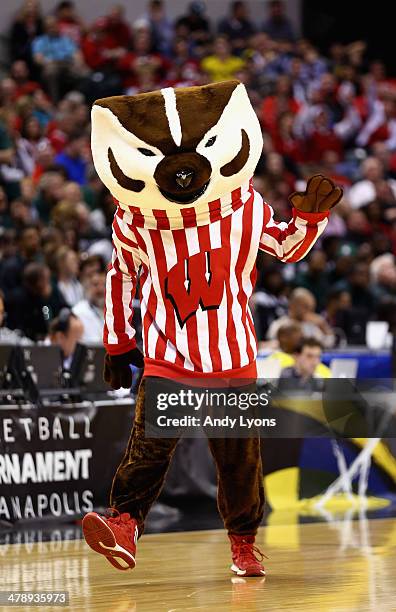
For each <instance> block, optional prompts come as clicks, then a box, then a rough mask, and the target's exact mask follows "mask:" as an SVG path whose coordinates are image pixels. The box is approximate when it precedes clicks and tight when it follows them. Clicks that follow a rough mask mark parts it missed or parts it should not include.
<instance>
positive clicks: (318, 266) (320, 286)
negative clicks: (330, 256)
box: [295, 249, 330, 311]
mask: <svg viewBox="0 0 396 612" xmlns="http://www.w3.org/2000/svg"><path fill="white" fill-rule="evenodd" d="M326 268H327V259H326V255H325V254H324V252H323V251H320V250H319V249H315V250H314V251H311V252H310V254H309V258H308V266H307V270H306V271H305V272H302V273H301V274H298V275H297V276H296V280H295V284H296V286H297V287H305V289H308V291H309V292H310V293H312V295H313V296H314V298H315V300H316V304H317V308H318V310H319V311H320V310H323V308H324V306H325V300H326V295H327V293H328V291H329V289H330V283H329V279H328V275H327V269H326Z"/></svg>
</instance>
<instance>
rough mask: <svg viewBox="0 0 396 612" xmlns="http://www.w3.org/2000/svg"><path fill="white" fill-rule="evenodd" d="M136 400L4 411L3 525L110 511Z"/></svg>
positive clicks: (0, 427) (0, 436)
mask: <svg viewBox="0 0 396 612" xmlns="http://www.w3.org/2000/svg"><path fill="white" fill-rule="evenodd" d="M132 422H133V404H132V401H131V402H129V403H125V404H121V405H108V404H107V405H100V404H99V403H98V405H96V404H94V403H90V402H86V403H85V402H84V403H83V404H81V405H77V406H75V407H61V406H45V407H29V408H19V407H18V408H15V409H13V408H12V407H10V408H8V407H7V408H1V409H0V524H1V523H3V522H5V523H8V522H10V523H14V522H17V521H18V522H19V521H30V520H32V519H33V520H34V519H35V520H37V519H39V520H40V519H44V518H48V517H51V516H52V517H57V518H60V517H61V518H68V517H69V518H72V517H81V516H82V515H83V514H85V513H86V512H89V511H90V510H92V509H93V508H100V507H106V506H107V505H108V494H109V490H110V486H111V482H112V478H113V475H114V472H115V470H116V468H117V466H118V464H119V462H120V460H121V458H122V455H123V453H124V452H125V447H126V444H127V441H128V437H129V433H130V429H131V426H132Z"/></svg>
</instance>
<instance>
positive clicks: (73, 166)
mask: <svg viewBox="0 0 396 612" xmlns="http://www.w3.org/2000/svg"><path fill="white" fill-rule="evenodd" d="M87 155H88V143H87V139H86V138H85V136H82V135H80V134H76V135H75V136H73V137H72V138H70V140H69V142H68V143H67V145H66V146H65V148H64V149H63V151H62V152H61V153H58V155H57V156H56V157H55V162H56V163H57V164H58V165H59V166H62V167H63V168H64V169H65V172H66V175H67V178H68V179H69V181H75V182H76V183H78V184H79V185H84V184H85V183H86V182H87V177H86V171H87Z"/></svg>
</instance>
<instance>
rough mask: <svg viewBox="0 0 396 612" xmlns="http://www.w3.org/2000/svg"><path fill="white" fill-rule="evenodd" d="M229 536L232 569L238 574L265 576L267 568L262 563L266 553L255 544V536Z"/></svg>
mask: <svg viewBox="0 0 396 612" xmlns="http://www.w3.org/2000/svg"><path fill="white" fill-rule="evenodd" d="M228 537H229V538H230V540H231V552H232V565H231V570H232V571H233V572H234V573H235V574H237V576H265V569H264V567H263V566H262V565H261V561H262V560H263V559H264V557H265V555H264V554H263V553H262V552H261V550H260V549H259V548H257V546H254V536H252V535H250V536H247V535H241V536H240V535H231V534H229V535H228ZM256 555H259V557H257V556H256Z"/></svg>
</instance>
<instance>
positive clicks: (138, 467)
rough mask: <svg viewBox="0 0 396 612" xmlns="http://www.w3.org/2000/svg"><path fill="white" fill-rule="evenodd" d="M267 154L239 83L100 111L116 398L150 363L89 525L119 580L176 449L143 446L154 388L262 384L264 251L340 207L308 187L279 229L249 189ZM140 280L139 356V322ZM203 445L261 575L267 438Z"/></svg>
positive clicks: (299, 245) (95, 124)
mask: <svg viewBox="0 0 396 612" xmlns="http://www.w3.org/2000/svg"><path fill="white" fill-rule="evenodd" d="M262 145H263V141H262V134H261V129H260V124H259V121H258V119H257V117H256V115H255V112H254V110H253V108H252V106H251V104H250V101H249V98H248V95H247V93H246V89H245V87H244V85H242V84H241V83H239V82H238V81H227V82H224V83H216V84H210V85H205V86H202V87H188V88H180V89H173V88H166V89H162V90H160V91H154V92H151V93H143V94H139V95H136V96H116V97H111V98H105V99H101V100H97V101H96V102H95V104H94V105H93V109H92V153H93V159H94V164H95V168H96V170H97V172H98V174H99V177H100V178H101V180H102V181H103V183H104V184H105V185H106V187H107V188H108V189H109V190H110V192H111V194H112V195H113V197H114V199H115V201H116V204H117V209H116V212H115V216H114V222H113V243H114V251H113V257H112V262H111V264H110V267H109V271H108V275H107V283H106V306H105V328H104V344H105V347H106V350H107V354H106V358H105V368H104V377H105V380H106V381H107V382H108V383H109V384H110V385H111V387H113V388H114V389H117V388H119V387H121V386H122V387H128V386H130V385H131V381H132V378H131V368H130V365H131V364H134V365H136V366H138V367H142V366H143V365H144V377H143V380H142V383H141V385H140V389H139V393H138V397H137V402H136V412H135V420H134V426H133V429H132V433H131V436H130V440H129V443H128V447H127V449H126V452H125V455H124V458H123V460H122V462H121V464H120V466H119V467H118V470H117V472H116V475H115V477H114V480H113V485H112V490H111V494H110V505H111V507H112V509H115V512H112V513H110V514H109V515H104V516H102V515H99V514H97V513H95V512H90V513H89V514H87V515H86V516H85V517H84V519H83V531H84V536H85V539H86V541H87V543H88V544H89V546H91V548H93V550H95V551H96V552H98V553H101V554H103V555H105V556H106V558H107V559H108V561H109V562H110V563H111V564H112V565H113V566H114V567H116V568H118V569H128V568H133V567H134V566H135V555H136V544H137V539H138V537H139V535H141V533H142V531H143V526H144V520H145V517H146V515H147V513H148V511H149V508H150V506H151V504H152V503H153V502H154V501H155V500H156V498H157V496H158V495H159V492H160V490H161V487H162V485H163V482H164V478H165V475H166V472H167V469H168V466H169V462H170V459H171V457H172V453H173V451H174V449H175V446H176V443H177V439H175V438H169V439H162V438H157V439H155V438H146V437H145V427H144V425H145V420H144V414H145V396H146V392H145V390H146V389H147V387H148V386H149V385H150V381H152V380H153V378H152V377H156V380H157V379H158V377H160V378H162V379H173V380H182V379H190V380H191V379H193V378H197V379H199V378H201V379H203V380H204V381H208V380H209V379H210V378H215V377H217V378H220V377H225V378H227V379H232V378H237V379H248V380H249V379H250V380H253V379H255V378H256V364H255V359H256V351H257V349H256V338H255V333H254V327H253V321H252V316H251V313H250V310H249V298H250V296H251V294H252V291H253V288H254V284H255V278H256V267H255V264H256V257H257V253H258V251H259V249H261V250H262V251H265V252H266V253H270V254H271V255H273V256H274V257H276V258H277V259H279V260H281V261H283V262H295V261H298V260H300V259H301V258H302V257H304V255H306V253H308V251H309V250H310V249H311V247H312V246H313V245H314V243H315V241H316V240H317V238H318V237H319V236H320V234H321V233H322V232H323V230H324V228H325V226H326V224H327V219H328V215H329V210H330V208H332V207H333V206H334V205H335V204H336V203H337V202H338V201H339V200H340V198H341V195H342V192H341V189H340V188H339V187H335V186H334V185H333V184H332V183H331V181H329V180H328V179H326V178H324V177H323V176H321V175H317V176H314V177H312V178H311V179H310V180H309V182H308V185H307V189H306V191H305V192H304V193H294V194H293V195H291V196H290V203H291V206H292V218H291V220H290V222H289V223H284V222H283V223H277V222H276V221H274V219H273V211H272V208H271V206H270V205H269V204H267V203H266V202H264V201H263V199H262V197H261V196H260V195H259V194H258V193H257V192H255V191H254V189H253V187H252V176H253V173H254V170H255V167H256V165H257V162H258V160H259V157H260V155H261V152H262ZM137 282H139V287H140V302H141V314H142V323H143V327H142V330H143V331H142V335H143V347H144V358H143V356H142V354H141V352H140V351H139V349H138V348H137V346H136V341H135V331H134V329H133V327H132V323H131V322H132V306H131V304H132V298H133V297H134V294H135V290H136V285H137ZM203 384H205V383H203ZM209 445H210V450H211V452H212V454H213V457H214V460H215V463H216V467H217V471H218V480H219V486H218V506H219V511H220V513H221V516H222V518H223V521H224V525H225V527H226V529H227V531H228V534H229V538H230V541H231V551H232V567H231V569H232V570H233V571H234V572H235V573H236V574H238V575H240V576H262V575H263V574H264V568H263V566H262V564H261V561H262V556H260V557H258V553H259V551H258V549H257V548H256V547H255V546H254V539H255V534H256V531H257V529H258V527H259V525H260V522H261V520H262V516H263V506H264V491H263V478H262V467H261V458H260V445H259V439H258V438H257V437H256V438H244V439H229V438H227V439H218V438H213V439H210V440H209Z"/></svg>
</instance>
